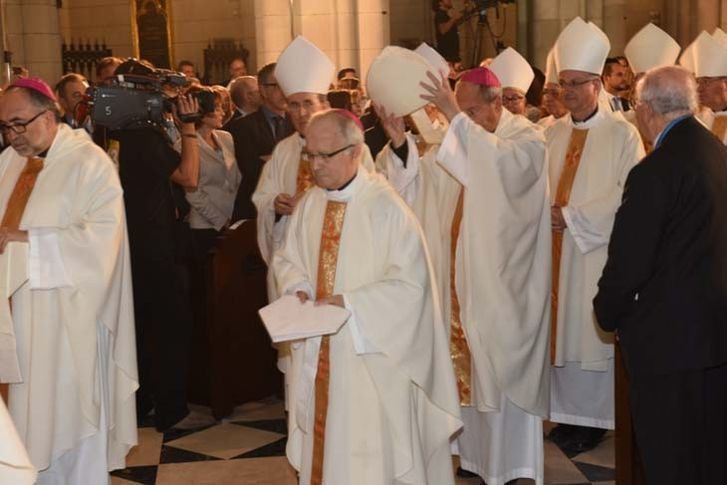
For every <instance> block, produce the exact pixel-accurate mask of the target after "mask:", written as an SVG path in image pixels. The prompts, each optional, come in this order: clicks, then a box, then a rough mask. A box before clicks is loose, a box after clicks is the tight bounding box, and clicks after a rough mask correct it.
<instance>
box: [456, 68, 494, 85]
mask: <svg viewBox="0 0 727 485" xmlns="http://www.w3.org/2000/svg"><path fill="white" fill-rule="evenodd" d="M459 80H460V81H464V82H466V83H472V84H478V85H480V86H485V87H487V88H499V87H500V80H499V79H497V76H495V73H494V72H492V71H490V70H489V69H487V68H486V67H475V68H473V69H470V70H468V71H465V72H464V74H462V76H461V77H460V78H459Z"/></svg>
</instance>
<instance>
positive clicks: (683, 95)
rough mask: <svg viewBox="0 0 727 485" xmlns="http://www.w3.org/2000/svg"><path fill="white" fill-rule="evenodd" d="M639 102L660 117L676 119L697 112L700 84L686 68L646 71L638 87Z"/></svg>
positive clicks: (662, 68) (637, 96)
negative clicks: (698, 86) (698, 87)
mask: <svg viewBox="0 0 727 485" xmlns="http://www.w3.org/2000/svg"><path fill="white" fill-rule="evenodd" d="M636 99H637V100H638V101H639V102H642V103H646V104H648V105H649V107H650V108H651V110H652V111H653V112H654V113H656V114H657V115H661V116H664V117H665V118H676V117H678V116H682V115H685V114H690V113H691V114H693V113H696V112H697V109H698V107H699V102H698V97H697V81H696V80H695V79H694V75H692V73H691V72H689V71H687V70H686V69H684V68H683V67H679V66H666V67H659V68H656V69H651V70H650V71H647V72H646V74H645V75H644V77H642V78H641V79H639V81H638V84H637V85H636Z"/></svg>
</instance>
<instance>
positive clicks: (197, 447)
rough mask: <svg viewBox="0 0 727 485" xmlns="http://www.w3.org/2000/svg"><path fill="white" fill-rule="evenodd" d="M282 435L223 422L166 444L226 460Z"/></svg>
mask: <svg viewBox="0 0 727 485" xmlns="http://www.w3.org/2000/svg"><path fill="white" fill-rule="evenodd" d="M284 437H285V435H282V434H280V433H271V432H270V431H264V430H260V429H255V428H249V427H247V426H239V425H236V424H230V423H223V424H220V425H217V426H213V427H211V428H209V429H206V430H204V431H200V432H198V433H193V434H190V435H187V436H185V437H183V438H180V439H177V440H174V441H170V442H167V443H166V444H167V445H168V446H173V447H174V448H180V449H182V450H188V451H193V452H195V453H201V454H203V455H209V456H214V457H217V458H222V459H225V460H227V459H230V458H233V457H235V456H238V455H241V454H243V453H247V452H249V451H252V450H254V449H256V448H260V447H262V446H265V445H267V444H270V443H272V442H274V441H278V440H280V439H281V438H284Z"/></svg>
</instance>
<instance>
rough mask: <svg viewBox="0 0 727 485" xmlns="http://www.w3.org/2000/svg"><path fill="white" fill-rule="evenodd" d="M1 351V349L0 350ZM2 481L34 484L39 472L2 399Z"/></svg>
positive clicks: (0, 477)
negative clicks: (32, 463) (34, 466)
mask: <svg viewBox="0 0 727 485" xmlns="http://www.w3.org/2000/svg"><path fill="white" fill-rule="evenodd" d="M0 352H1V350H0ZM0 436H2V439H0V483H7V484H9V485H10V484H12V485H33V484H34V483H35V478H36V476H37V473H36V471H35V468H33V465H31V463H30V458H28V453H27V452H26V451H25V447H24V446H23V443H22V441H20V437H19V436H18V432H17V431H16V430H15V426H14V425H13V421H12V420H11V419H10V415H9V414H8V410H7V408H6V407H5V402H4V401H3V400H2V399H0Z"/></svg>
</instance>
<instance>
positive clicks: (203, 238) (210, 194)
mask: <svg viewBox="0 0 727 485" xmlns="http://www.w3.org/2000/svg"><path fill="white" fill-rule="evenodd" d="M190 93H207V94H208V95H209V97H210V98H211V99H213V100H214V104H213V106H214V111H211V112H206V111H207V109H206V108H205V107H202V112H203V113H204V115H203V116H202V117H201V118H199V119H198V120H197V121H196V122H195V126H196V127H197V134H196V138H197V144H198V146H199V181H198V184H197V187H196V188H195V189H193V190H189V191H187V192H186V194H185V195H186V198H187V202H189V205H190V211H189V227H190V228H191V229H192V235H193V242H194V256H195V260H197V261H203V260H204V258H205V256H206V254H207V252H208V251H209V250H210V248H212V246H213V245H214V242H215V238H216V237H217V235H218V234H219V233H220V231H221V230H222V229H223V228H224V227H226V226H227V225H228V224H229V223H230V222H231V218H232V209H233V208H234V205H235V196H236V194H237V188H238V187H239V185H240V181H241V180H242V175H241V174H240V169H239V168H238V167H237V162H236V160H235V146H234V143H233V141H232V135H231V134H229V133H228V132H226V131H222V130H220V128H221V127H222V122H223V118H224V109H223V108H222V96H221V95H220V93H219V92H218V91H214V90H212V89H210V88H206V87H193V88H192V89H191V90H190ZM203 104H204V103H203ZM210 107H212V106H210ZM185 137H186V135H184V136H183V137H182V138H183V139H184V138H185ZM177 147H178V148H179V149H180V150H181V148H182V146H181V142H180V143H179V144H178V145H177Z"/></svg>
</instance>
